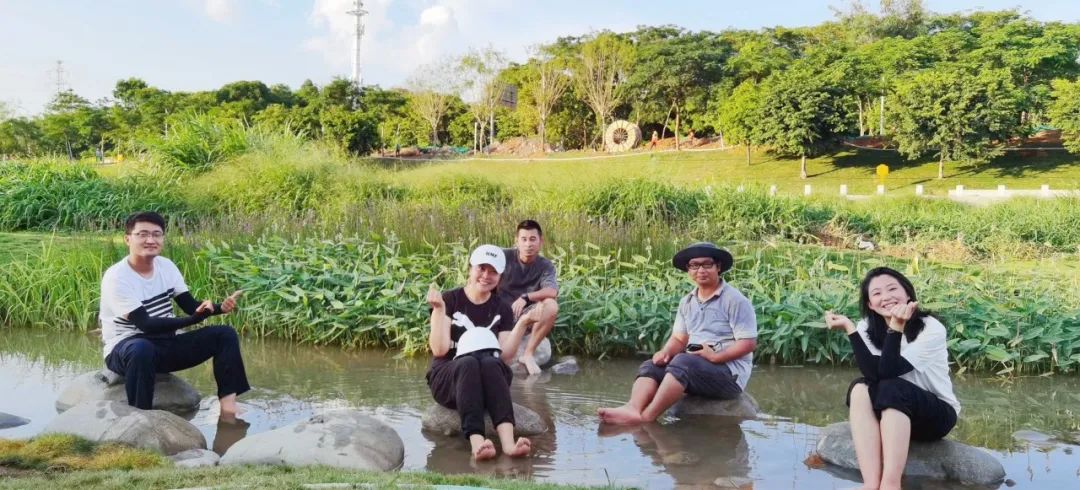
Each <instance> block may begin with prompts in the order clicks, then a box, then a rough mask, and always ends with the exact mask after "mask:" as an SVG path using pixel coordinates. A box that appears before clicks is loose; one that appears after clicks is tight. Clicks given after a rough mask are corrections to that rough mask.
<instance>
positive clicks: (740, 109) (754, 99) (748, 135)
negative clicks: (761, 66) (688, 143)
mask: <svg viewBox="0 0 1080 490" xmlns="http://www.w3.org/2000/svg"><path fill="white" fill-rule="evenodd" d="M763 112H764V111H763V108H762V94H761V87H760V86H759V85H758V84H757V83H754V81H753V80H747V81H745V82H743V83H741V84H739V86H738V87H735V91H734V92H733V93H732V94H731V97H728V98H727V99H726V100H724V102H723V103H722V105H721V106H720V111H719V114H720V115H719V118H718V121H717V124H718V125H719V126H720V127H721V128H722V129H723V131H724V136H725V138H727V140H728V141H731V142H732V143H735V144H738V145H745V146H746V164H747V165H750V146H751V145H755V144H760V143H761V141H762V131H763V127H762V122H763V121H764V116H763Z"/></svg>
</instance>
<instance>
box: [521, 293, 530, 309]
mask: <svg viewBox="0 0 1080 490" xmlns="http://www.w3.org/2000/svg"><path fill="white" fill-rule="evenodd" d="M521 299H523V300H525V306H529V305H531V304H533V300H531V299H529V293H521Z"/></svg>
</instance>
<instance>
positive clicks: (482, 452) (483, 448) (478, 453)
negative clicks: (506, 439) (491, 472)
mask: <svg viewBox="0 0 1080 490" xmlns="http://www.w3.org/2000/svg"><path fill="white" fill-rule="evenodd" d="M472 455H473V459H475V460H477V461H484V460H488V459H492V458H494V457H495V443H494V442H491V439H484V442H481V443H480V445H478V446H476V447H474V448H473V451H472Z"/></svg>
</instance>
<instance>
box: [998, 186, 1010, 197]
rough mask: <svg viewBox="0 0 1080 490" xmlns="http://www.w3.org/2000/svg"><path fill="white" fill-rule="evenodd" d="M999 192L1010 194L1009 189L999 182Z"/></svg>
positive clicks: (1000, 193)
mask: <svg viewBox="0 0 1080 490" xmlns="http://www.w3.org/2000/svg"><path fill="white" fill-rule="evenodd" d="M997 192H998V195H1001V196H1004V195H1006V194H1008V192H1009V191H1006V190H1005V186H1004V185H1002V184H998V191H997Z"/></svg>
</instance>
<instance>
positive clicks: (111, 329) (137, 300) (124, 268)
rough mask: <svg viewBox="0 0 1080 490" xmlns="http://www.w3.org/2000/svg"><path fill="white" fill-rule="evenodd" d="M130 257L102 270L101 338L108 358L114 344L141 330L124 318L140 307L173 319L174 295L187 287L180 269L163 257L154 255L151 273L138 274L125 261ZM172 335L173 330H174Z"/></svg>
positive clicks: (152, 315) (150, 312)
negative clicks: (150, 274)
mask: <svg viewBox="0 0 1080 490" xmlns="http://www.w3.org/2000/svg"><path fill="white" fill-rule="evenodd" d="M128 258H129V257H124V259H123V260H121V261H120V262H117V263H115V264H113V265H112V267H109V269H108V270H106V271H105V275H104V276H102V278H101V313H100V314H99V315H98V319H99V320H100V321H101V340H102V341H103V342H104V343H105V352H104V356H105V357H107V356H108V355H109V353H110V352H112V350H113V348H115V347H116V344H118V343H120V341H121V340H124V339H126V338H128V337H131V336H133V335H137V334H140V333H143V332H142V331H141V330H139V329H138V328H136V327H135V325H134V324H132V323H131V322H129V321H128V320H127V319H126V318H125V317H127V315H128V314H129V313H131V312H133V311H135V310H137V309H139V307H141V306H145V307H146V312H147V313H148V314H149V315H150V316H151V317H165V318H173V316H174V315H173V307H172V301H173V298H174V297H176V296H177V295H179V294H182V293H184V292H186V291H187V290H188V287H187V284H185V283H184V277H183V276H182V275H181V274H180V269H177V268H176V264H173V263H172V261H171V260H169V259H166V258H165V257H154V275H153V276H152V277H150V278H149V279H147V278H145V277H143V276H141V275H139V273H138V272H135V270H134V269H132V268H131V265H130V264H129V263H128ZM174 334H175V332H174Z"/></svg>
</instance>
